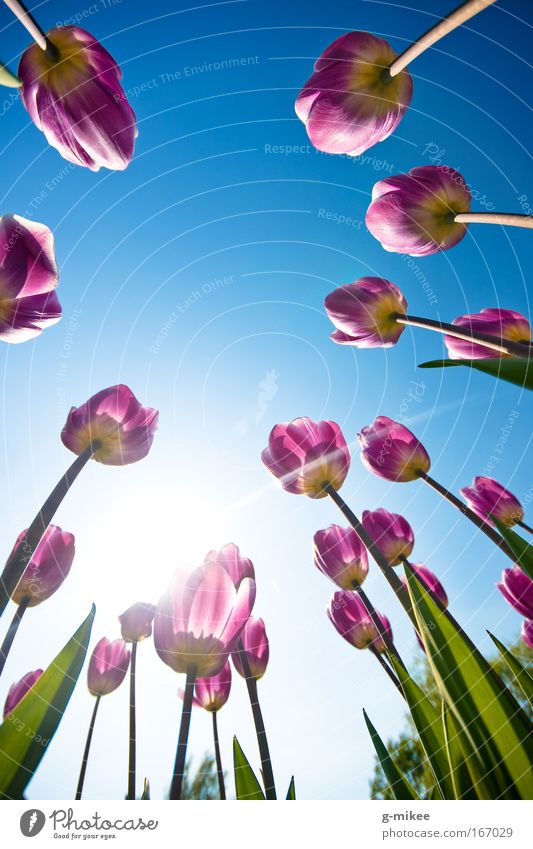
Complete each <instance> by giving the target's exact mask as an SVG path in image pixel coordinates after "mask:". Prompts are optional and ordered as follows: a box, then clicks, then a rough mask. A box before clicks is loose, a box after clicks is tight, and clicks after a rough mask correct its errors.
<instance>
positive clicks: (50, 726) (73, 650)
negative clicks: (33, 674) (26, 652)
mask: <svg viewBox="0 0 533 849" xmlns="http://www.w3.org/2000/svg"><path fill="white" fill-rule="evenodd" d="M94 613H95V607H94V605H93V606H92V609H91V612H90V613H89V615H88V617H87V619H85V621H84V622H83V623H82V624H81V625H80V627H79V628H78V630H77V631H76V633H75V634H74V635H73V637H72V638H71V639H70V640H69V641H68V643H67V644H66V646H65V647H64V648H63V649H62V650H61V651H60V653H59V654H58V655H57V657H56V658H55V659H54V660H53V661H52V663H51V664H50V666H49V667H48V668H47V669H46V670H45V671H44V672H43V674H42V675H41V677H40V678H39V679H38V681H37V682H36V683H35V684H34V685H33V687H32V688H31V690H29V691H28V693H26V695H25V696H24V698H23V699H21V701H20V702H19V703H18V705H17V706H16V707H15V708H14V710H13V711H12V712H11V713H10V714H9V715H8V716H7V717H6V719H5V720H4V722H3V723H2V725H0V798H2V797H3V798H6V799H21V798H22V794H23V792H24V789H25V787H26V785H27V784H28V782H29V781H30V779H31V778H32V776H33V774H34V772H35V771H36V769H37V767H38V766H39V764H40V762H41V759H42V757H43V755H44V754H45V752H46V750H47V748H48V745H49V743H50V741H51V739H52V737H53V736H54V734H55V732H56V730H57V727H58V725H59V723H60V721H61V719H62V717H63V714H64V712H65V708H66V707H67V704H68V702H69V699H70V697H71V695H72V692H73V690H74V687H75V685H76V681H77V679H78V675H79V674H80V670H81V668H82V666H83V661H84V660H85V655H86V653H87V645H88V643H89V637H90V635H91V627H92V624H93V619H94Z"/></svg>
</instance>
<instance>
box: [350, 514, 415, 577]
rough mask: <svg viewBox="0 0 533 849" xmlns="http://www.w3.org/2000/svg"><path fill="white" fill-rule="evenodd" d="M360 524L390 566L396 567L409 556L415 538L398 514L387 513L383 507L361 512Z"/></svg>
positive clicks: (408, 525)
mask: <svg viewBox="0 0 533 849" xmlns="http://www.w3.org/2000/svg"><path fill="white" fill-rule="evenodd" d="M362 523H363V527H364V529H365V531H366V532H367V534H368V535H369V537H370V538H371V539H372V542H373V543H374V545H375V546H376V547H377V548H378V550H379V551H380V552H381V554H382V555H383V557H384V558H385V560H386V561H387V563H388V564H389V565H390V566H398V565H399V564H400V563H401V562H402V561H403V559H404V558H407V557H409V556H410V554H411V552H412V550H413V546H414V544H415V536H414V533H413V529H412V528H411V525H410V524H409V522H408V521H407V519H404V517H403V516H400V514H399V513H389V511H388V510H385V509H384V508H383V507H380V508H379V509H378V510H363V515H362Z"/></svg>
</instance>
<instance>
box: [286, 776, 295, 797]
mask: <svg viewBox="0 0 533 849" xmlns="http://www.w3.org/2000/svg"><path fill="white" fill-rule="evenodd" d="M287 799H294V800H296V790H295V787H294V775H293V776H292V777H291V783H290V784H289V789H288V790H287Z"/></svg>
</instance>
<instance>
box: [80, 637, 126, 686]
mask: <svg viewBox="0 0 533 849" xmlns="http://www.w3.org/2000/svg"><path fill="white" fill-rule="evenodd" d="M129 663H130V650H129V648H128V647H127V645H126V643H125V642H124V640H113V642H110V641H109V640H108V639H107V638H106V637H102V639H101V640H100V642H98V643H97V644H96V646H95V647H94V650H93V653H92V655H91V659H90V661H89V668H88V670H87V686H88V687H89V691H90V692H91V693H92V694H93V696H106V695H107V694H108V693H112V692H113V690H116V689H117V687H119V686H120V685H121V684H122V682H123V680H124V678H125V676H126V672H127V671H128V666H129Z"/></svg>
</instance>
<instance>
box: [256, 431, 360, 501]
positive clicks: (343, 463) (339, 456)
mask: <svg viewBox="0 0 533 849" xmlns="http://www.w3.org/2000/svg"><path fill="white" fill-rule="evenodd" d="M261 459H262V461H263V463H264V464H265V466H266V467H267V469H268V470H269V472H271V473H272V474H273V475H274V477H276V478H278V480H279V481H280V483H281V486H282V487H283V489H284V490H286V491H287V492H292V493H295V494H297V495H308V496H309V497H310V498H324V497H325V496H326V495H327V494H328V488H332V489H334V490H338V489H340V487H341V486H342V484H343V483H344V480H345V478H346V475H347V474H348V469H349V468H350V452H349V449H348V446H347V445H346V441H345V439H344V436H343V435H342V432H341V429H340V427H339V426H338V425H337V424H335V422H329V421H325V422H314V421H312V419H308V418H299V419H294V421H292V422H288V423H284V424H278V425H276V426H275V427H274V428H273V429H272V431H271V432H270V436H269V439H268V447H267V448H265V449H264V451H263V453H262V454H261Z"/></svg>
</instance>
